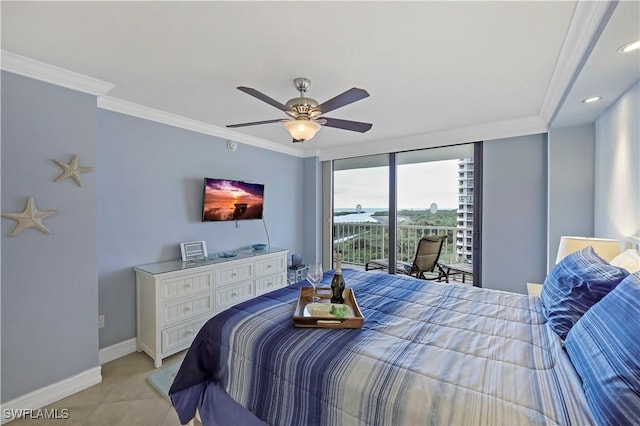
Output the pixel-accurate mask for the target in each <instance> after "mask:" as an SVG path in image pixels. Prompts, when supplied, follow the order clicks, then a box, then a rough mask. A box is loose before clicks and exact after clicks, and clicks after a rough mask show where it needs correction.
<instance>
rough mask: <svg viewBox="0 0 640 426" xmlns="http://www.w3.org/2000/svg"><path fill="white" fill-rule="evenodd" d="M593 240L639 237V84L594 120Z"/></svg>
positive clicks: (637, 82) (621, 239)
mask: <svg viewBox="0 0 640 426" xmlns="http://www.w3.org/2000/svg"><path fill="white" fill-rule="evenodd" d="M594 220H595V226H594V228H595V236H596V237H603V238H617V239H619V240H620V241H625V239H626V238H627V237H629V236H632V235H635V236H640V80H639V81H636V83H635V84H634V85H633V86H631V87H630V88H629V89H628V90H627V91H626V92H625V93H624V94H623V95H622V96H621V97H620V99H618V100H617V101H616V103H615V104H613V105H612V106H610V107H609V109H607V111H606V112H605V113H604V114H602V115H601V116H600V117H599V118H598V119H597V120H596V189H595V218H594Z"/></svg>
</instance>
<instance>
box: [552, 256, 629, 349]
mask: <svg viewBox="0 0 640 426" xmlns="http://www.w3.org/2000/svg"><path fill="white" fill-rule="evenodd" d="M627 275H629V272H628V271H627V270H625V269H624V268H618V267H617V266H612V265H610V264H609V263H608V262H607V261H606V260H604V259H602V258H601V257H600V256H598V255H597V254H596V252H595V251H594V250H593V248H592V247H591V246H589V247H586V248H583V249H582V250H579V251H577V252H575V253H571V254H570V255H568V256H567V257H565V258H564V259H562V260H561V261H560V263H558V264H557V265H556V266H555V267H554V268H553V269H552V270H551V272H549V275H547V278H546V279H545V280H544V285H543V286H542V292H541V293H540V298H541V300H542V304H543V306H544V312H545V315H546V317H547V321H548V323H549V325H550V326H551V328H552V329H553V331H555V332H556V334H557V335H558V336H560V337H561V338H562V339H565V338H566V337H567V333H568V332H569V330H570V329H571V327H573V325H574V324H575V323H576V322H577V321H578V320H579V319H580V317H581V316H582V315H584V313H585V312H587V310H588V309H589V308H590V307H591V306H593V305H595V304H596V303H597V302H598V301H599V300H600V299H602V298H603V297H604V296H605V295H606V294H607V293H609V292H610V291H611V290H613V289H614V288H615V286H616V285H618V283H619V282H620V281H622V280H623V279H624V278H625V277H626V276H627Z"/></svg>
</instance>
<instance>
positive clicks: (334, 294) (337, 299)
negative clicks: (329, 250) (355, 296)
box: [331, 253, 344, 303]
mask: <svg viewBox="0 0 640 426" xmlns="http://www.w3.org/2000/svg"><path fill="white" fill-rule="evenodd" d="M342 292H344V277H343V276H342V253H336V270H335V272H334V274H333V279H332V280H331V303H344V297H342Z"/></svg>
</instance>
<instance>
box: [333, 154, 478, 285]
mask: <svg viewBox="0 0 640 426" xmlns="http://www.w3.org/2000/svg"><path fill="white" fill-rule="evenodd" d="M479 148H481V146H480V143H478V144H465V145H456V146H450V147H443V148H432V149H424V150H416V151H408V152H400V153H391V154H383V155H375V156H368V157H360V158H351V159H342V160H334V162H333V191H332V200H333V227H332V231H333V235H332V244H333V246H332V251H333V252H334V253H335V252H341V253H342V254H343V259H344V262H345V264H346V265H347V266H349V265H350V266H353V267H357V268H369V269H382V270H385V271H388V272H389V273H395V272H396V270H397V269H398V268H402V267H403V263H409V264H411V263H412V262H413V259H414V257H415V253H416V247H417V244H418V241H419V240H420V238H422V237H423V236H429V235H432V236H436V235H441V236H444V237H445V239H444V243H443V246H442V251H441V254H440V258H439V260H438V262H439V263H440V264H441V265H443V266H442V268H443V270H444V271H445V272H447V273H448V277H445V278H449V279H450V280H454V281H463V280H464V282H465V283H473V284H474V285H479V280H478V279H476V280H474V279H473V278H474V268H476V271H475V272H477V271H479V269H478V267H479V265H478V267H476V266H475V265H474V259H475V257H477V256H479V248H480V247H479V231H480V229H479V221H478V220H476V219H477V218H478V219H479V216H477V215H478V213H476V208H479V207H480V206H479V204H478V203H475V202H474V200H475V197H476V192H477V191H478V190H479V188H476V181H477V178H478V176H477V175H476V173H477V172H478V170H477V167H476V166H477V165H478V163H480V162H479V161H476V162H474V157H475V156H476V155H477V152H481V151H477V150H478V149H479ZM474 151H475V153H474ZM476 243H478V244H476ZM379 259H384V260H383V261H382V262H377V260H379ZM436 270H437V269H436Z"/></svg>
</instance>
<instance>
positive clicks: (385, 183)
mask: <svg viewBox="0 0 640 426" xmlns="http://www.w3.org/2000/svg"><path fill="white" fill-rule="evenodd" d="M332 240H333V249H332V251H333V253H337V252H340V253H342V257H343V259H344V263H345V264H350V265H357V266H359V267H362V266H364V265H366V263H367V262H369V261H370V260H371V259H382V258H388V257H389V156H388V155H387V154H383V155H373V156H367V157H358V158H349V159H345V160H335V161H334V163H333V236H332Z"/></svg>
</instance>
